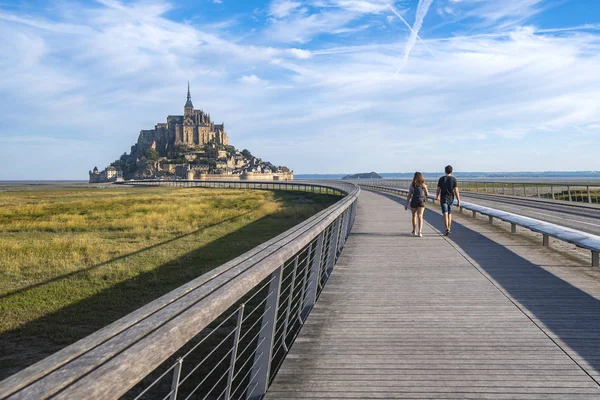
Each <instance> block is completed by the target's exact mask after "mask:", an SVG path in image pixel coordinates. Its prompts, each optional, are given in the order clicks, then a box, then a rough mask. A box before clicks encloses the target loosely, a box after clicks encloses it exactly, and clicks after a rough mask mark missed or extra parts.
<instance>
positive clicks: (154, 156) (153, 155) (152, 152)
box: [144, 147, 158, 161]
mask: <svg viewBox="0 0 600 400" xmlns="http://www.w3.org/2000/svg"><path fill="white" fill-rule="evenodd" d="M144 156H145V157H146V159H148V160H150V161H156V160H158V151H156V149H153V148H152V147H149V148H148V150H146V152H145V153H144Z"/></svg>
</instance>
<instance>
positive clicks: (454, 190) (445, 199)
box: [435, 165, 460, 236]
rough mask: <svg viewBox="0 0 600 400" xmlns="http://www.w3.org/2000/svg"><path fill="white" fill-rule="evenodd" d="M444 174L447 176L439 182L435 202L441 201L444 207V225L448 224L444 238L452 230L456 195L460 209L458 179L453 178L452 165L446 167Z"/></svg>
mask: <svg viewBox="0 0 600 400" xmlns="http://www.w3.org/2000/svg"><path fill="white" fill-rule="evenodd" d="M444 172H446V175H444V176H442V177H441V178H440V179H439V180H438V185H437V191H436V192H435V201H439V202H440V205H441V206H442V214H444V224H446V233H444V236H448V235H449V234H450V229H451V228H452V204H453V203H454V196H455V195H456V202H457V206H458V207H460V195H459V194H458V183H457V182H456V178H455V177H453V176H452V165H446V168H444ZM440 195H441V197H440Z"/></svg>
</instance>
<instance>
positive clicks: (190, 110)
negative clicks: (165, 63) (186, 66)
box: [183, 81, 194, 117]
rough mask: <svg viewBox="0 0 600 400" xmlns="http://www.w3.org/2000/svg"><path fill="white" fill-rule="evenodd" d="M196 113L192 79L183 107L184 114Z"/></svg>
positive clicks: (185, 115)
mask: <svg viewBox="0 0 600 400" xmlns="http://www.w3.org/2000/svg"><path fill="white" fill-rule="evenodd" d="M193 114H194V105H193V104H192V95H191V94H190V81H188V92H187V101H186V102H185V106H184V107H183V116H184V117H187V116H190V117H191V116H192V115H193Z"/></svg>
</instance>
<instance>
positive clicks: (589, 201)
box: [587, 186, 592, 204]
mask: <svg viewBox="0 0 600 400" xmlns="http://www.w3.org/2000/svg"><path fill="white" fill-rule="evenodd" d="M587 194H588V203H590V204H592V193H591V192H590V187H589V186H588V187H587Z"/></svg>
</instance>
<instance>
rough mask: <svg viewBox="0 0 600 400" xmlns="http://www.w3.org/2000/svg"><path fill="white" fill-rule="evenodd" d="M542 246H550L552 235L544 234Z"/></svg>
mask: <svg viewBox="0 0 600 400" xmlns="http://www.w3.org/2000/svg"><path fill="white" fill-rule="evenodd" d="M542 246H544V247H548V246H550V236H548V235H546V234H545V233H544V234H542Z"/></svg>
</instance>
